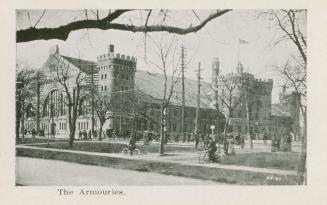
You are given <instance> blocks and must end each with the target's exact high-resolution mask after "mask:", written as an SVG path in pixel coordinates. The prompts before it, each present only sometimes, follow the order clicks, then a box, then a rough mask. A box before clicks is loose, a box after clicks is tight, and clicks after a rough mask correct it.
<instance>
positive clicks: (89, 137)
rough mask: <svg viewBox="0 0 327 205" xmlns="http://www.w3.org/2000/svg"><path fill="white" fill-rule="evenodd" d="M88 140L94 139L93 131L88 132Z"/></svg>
mask: <svg viewBox="0 0 327 205" xmlns="http://www.w3.org/2000/svg"><path fill="white" fill-rule="evenodd" d="M88 140H92V131H91V130H89V133H88Z"/></svg>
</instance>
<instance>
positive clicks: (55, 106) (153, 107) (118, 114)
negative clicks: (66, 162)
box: [25, 45, 223, 137]
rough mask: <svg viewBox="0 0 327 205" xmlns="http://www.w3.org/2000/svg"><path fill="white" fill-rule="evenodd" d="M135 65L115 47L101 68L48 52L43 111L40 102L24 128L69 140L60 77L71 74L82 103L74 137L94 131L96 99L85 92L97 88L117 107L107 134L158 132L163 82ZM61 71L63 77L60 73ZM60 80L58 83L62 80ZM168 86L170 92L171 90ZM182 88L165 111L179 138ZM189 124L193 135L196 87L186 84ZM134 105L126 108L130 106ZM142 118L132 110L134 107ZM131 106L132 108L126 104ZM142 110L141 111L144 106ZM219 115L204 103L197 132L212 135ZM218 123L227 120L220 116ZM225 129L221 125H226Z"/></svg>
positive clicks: (204, 88) (71, 83) (186, 126)
mask: <svg viewBox="0 0 327 205" xmlns="http://www.w3.org/2000/svg"><path fill="white" fill-rule="evenodd" d="M136 65H137V59H136V58H135V57H130V56H125V55H123V54H119V53H115V52H114V46H113V45H110V46H109V48H108V53H106V54H103V55H99V56H98V57H97V62H92V61H87V60H82V59H76V58H71V57H67V56H64V55H61V54H60V51H59V48H58V47H55V48H52V49H51V50H50V54H49V57H48V59H47V60H46V62H45V63H44V65H43V66H42V68H41V69H40V71H41V72H42V73H44V77H43V79H42V80H41V81H42V83H41V85H42V86H41V93H40V95H39V96H40V99H39V102H40V104H39V106H37V101H38V100H37V99H35V100H34V102H33V107H34V108H35V109H36V108H37V107H39V110H38V111H36V112H35V113H39V115H38V114H36V115H35V116H29V118H28V119H26V121H25V128H26V129H27V130H28V131H30V130H32V129H33V128H34V129H37V121H39V122H40V123H39V130H43V131H44V132H45V134H49V132H50V130H51V128H50V126H51V125H52V126H54V129H55V132H56V135H57V136H62V137H67V133H68V129H69V126H68V117H67V113H68V109H67V105H66V101H67V98H66V95H65V90H64V87H63V86H62V85H61V84H60V82H59V80H60V79H61V78H65V77H64V76H63V75H61V74H62V72H63V71H64V72H67V75H66V77H67V78H68V85H69V86H68V89H69V91H70V93H73V92H74V89H75V88H76V86H75V85H76V82H75V81H76V78H77V76H79V78H80V79H81V82H80V84H81V87H82V89H81V93H80V103H79V108H78V118H77V122H76V132H75V134H76V137H77V135H78V132H79V131H81V130H90V129H91V128H92V99H91V98H90V95H89V93H88V90H87V88H88V87H89V86H90V85H95V87H96V89H97V90H98V92H103V93H111V98H112V100H113V101H116V103H115V105H114V106H113V108H112V109H111V110H110V111H109V113H110V114H112V116H113V117H112V118H111V119H108V120H107V121H106V123H105V124H104V127H103V128H104V129H115V130H116V132H117V133H118V134H120V135H122V136H125V134H126V132H128V131H145V130H148V131H154V132H159V128H160V115H161V112H160V105H161V99H162V96H163V95H162V94H163V86H164V76H163V75H161V74H158V73H150V72H146V71H142V70H137V69H136ZM58 69H59V72H58ZM58 79H59V80H58ZM170 83H171V82H170V81H168V86H170ZM180 84H181V82H177V84H176V86H175V88H174V94H173V96H172V98H171V101H170V105H169V107H168V110H167V116H168V118H167V128H166V129H167V133H168V134H169V135H179V134H180V133H181V132H182V130H181V127H182V126H181V85H180ZM185 84H186V86H185V87H186V90H185V102H186V105H185V124H184V132H186V133H190V132H192V131H193V130H194V120H195V113H196V106H197V101H196V98H197V82H196V81H194V80H189V79H185ZM209 89H210V87H209V84H208V83H205V82H203V83H202V86H201V93H206V92H207V91H208V90H209ZM127 100H128V101H129V102H130V101H133V103H134V104H133V103H132V105H131V104H129V105H128V106H129V107H128V108H126V101H127ZM136 103H137V107H138V109H142V110H137V112H138V114H137V115H134V116H133V115H132V114H131V113H133V112H134V113H135V110H133V108H134V107H135V106H136ZM127 104H128V103H127ZM140 104H141V105H142V106H140ZM216 116H217V113H216V112H215V110H214V109H213V108H212V107H211V106H210V100H209V99H207V98H205V97H204V98H203V97H201V100H200V117H199V130H200V131H201V132H203V133H209V132H210V129H209V127H210V125H212V124H216V119H217V117H216ZM37 119H39V120H37ZM220 119H223V116H222V115H221V117H220ZM222 123H223V122H222ZM94 124H95V129H98V128H99V124H100V123H99V120H98V119H97V117H96V114H95V123H94Z"/></svg>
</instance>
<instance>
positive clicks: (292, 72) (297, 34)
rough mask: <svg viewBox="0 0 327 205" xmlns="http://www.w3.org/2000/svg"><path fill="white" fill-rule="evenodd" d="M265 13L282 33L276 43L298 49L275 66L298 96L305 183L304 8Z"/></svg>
mask: <svg viewBox="0 0 327 205" xmlns="http://www.w3.org/2000/svg"><path fill="white" fill-rule="evenodd" d="M266 14H268V15H269V17H272V18H271V19H272V20H274V21H275V23H276V28H277V29H278V30H280V31H281V32H282V33H283V35H282V36H280V37H279V39H277V40H276V44H279V43H281V42H283V41H287V42H291V43H292V44H293V45H294V46H295V48H296V49H297V51H298V55H294V56H291V57H290V59H289V60H288V61H287V62H286V63H285V65H283V66H275V68H276V70H277V72H279V73H280V74H282V76H283V77H284V78H285V86H286V87H288V88H291V89H293V91H295V93H296V94H298V95H299V96H300V97H299V98H298V101H299V102H298V103H299V105H300V111H301V114H302V116H303V121H304V131H303V138H302V155H303V165H302V168H301V169H302V170H301V172H302V171H303V172H304V174H302V173H300V175H301V176H300V177H299V183H300V184H302V183H306V182H305V180H306V177H305V175H306V168H305V167H306V144H307V142H306V140H307V116H306V105H305V101H306V95H307V85H306V82H307V79H306V77H307V52H306V51H307V38H306V22H305V21H306V15H307V11H306V10H293V9H290V10H278V11H268V12H267V13H266Z"/></svg>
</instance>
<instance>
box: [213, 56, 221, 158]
mask: <svg viewBox="0 0 327 205" xmlns="http://www.w3.org/2000/svg"><path fill="white" fill-rule="evenodd" d="M218 75H219V58H215V59H214V61H213V63H212V84H213V86H214V89H213V90H214V100H215V102H216V103H215V108H216V112H217V121H216V131H217V140H218V153H219V154H220V135H219V117H220V112H219V103H218V100H219V99H218Z"/></svg>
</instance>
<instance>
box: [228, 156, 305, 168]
mask: <svg viewBox="0 0 327 205" xmlns="http://www.w3.org/2000/svg"><path fill="white" fill-rule="evenodd" d="M300 161H301V157H300V153H295V152H260V153H244V154H237V155H229V156H227V157H226V158H225V159H224V160H223V162H222V163H223V164H232V165H242V166H249V167H260V168H273V169H283V170H297V168H298V166H299V164H300Z"/></svg>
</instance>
